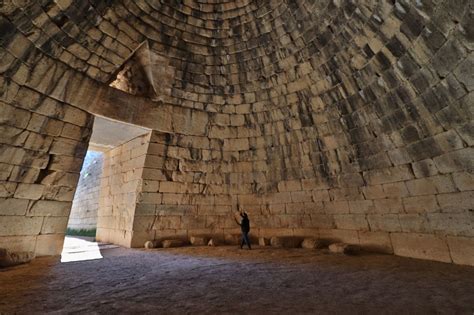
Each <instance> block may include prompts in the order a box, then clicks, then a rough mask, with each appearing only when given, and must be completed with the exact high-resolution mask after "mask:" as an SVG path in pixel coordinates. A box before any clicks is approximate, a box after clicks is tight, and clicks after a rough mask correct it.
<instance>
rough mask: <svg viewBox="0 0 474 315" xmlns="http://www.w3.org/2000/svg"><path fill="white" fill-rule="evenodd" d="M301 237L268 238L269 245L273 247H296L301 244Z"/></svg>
mask: <svg viewBox="0 0 474 315" xmlns="http://www.w3.org/2000/svg"><path fill="white" fill-rule="evenodd" d="M302 241H303V240H302V238H301V237H294V236H282V237H280V236H274V237H272V238H271V239H270V245H271V246H273V247H284V248H297V247H300V246H301V242H302Z"/></svg>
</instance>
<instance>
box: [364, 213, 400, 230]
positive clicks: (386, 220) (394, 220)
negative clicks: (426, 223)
mask: <svg viewBox="0 0 474 315" xmlns="http://www.w3.org/2000/svg"><path fill="white" fill-rule="evenodd" d="M367 220H368V221H369V225H370V230H371V231H385V232H399V231H401V230H402V229H401V227H400V222H399V220H398V215H397V214H370V215H368V216H367Z"/></svg>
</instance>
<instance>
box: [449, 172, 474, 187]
mask: <svg viewBox="0 0 474 315" xmlns="http://www.w3.org/2000/svg"><path fill="white" fill-rule="evenodd" d="M453 180H454V183H455V185H456V188H457V189H459V190H460V191H465V190H474V174H473V173H468V172H461V173H454V174H453Z"/></svg>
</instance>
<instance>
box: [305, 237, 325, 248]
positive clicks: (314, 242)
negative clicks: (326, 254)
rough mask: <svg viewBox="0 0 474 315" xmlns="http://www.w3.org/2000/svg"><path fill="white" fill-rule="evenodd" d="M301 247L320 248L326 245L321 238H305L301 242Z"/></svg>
mask: <svg viewBox="0 0 474 315" xmlns="http://www.w3.org/2000/svg"><path fill="white" fill-rule="evenodd" d="M301 247H302V248H306V249H321V248H324V247H327V245H326V243H325V242H324V241H322V240H318V239H314V238H305V239H304V240H303V242H302V243H301Z"/></svg>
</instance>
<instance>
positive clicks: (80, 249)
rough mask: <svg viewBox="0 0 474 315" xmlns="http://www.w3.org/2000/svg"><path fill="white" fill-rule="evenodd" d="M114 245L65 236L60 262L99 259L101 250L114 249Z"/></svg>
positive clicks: (91, 239)
mask: <svg viewBox="0 0 474 315" xmlns="http://www.w3.org/2000/svg"><path fill="white" fill-rule="evenodd" d="M114 247H117V246H116V245H112V244H104V243H97V242H95V241H93V238H87V237H72V236H66V238H65V240H64V247H63V251H62V253H61V262H72V261H85V260H93V259H101V258H102V254H101V252H100V251H101V249H106V248H114Z"/></svg>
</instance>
